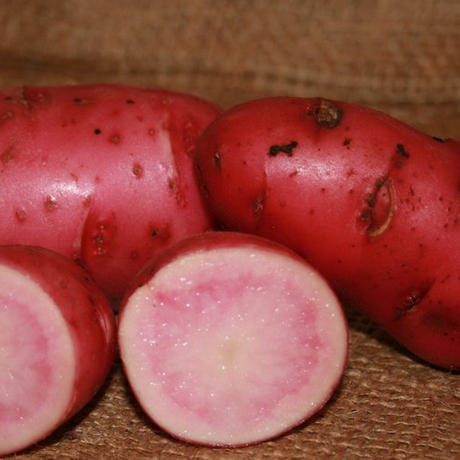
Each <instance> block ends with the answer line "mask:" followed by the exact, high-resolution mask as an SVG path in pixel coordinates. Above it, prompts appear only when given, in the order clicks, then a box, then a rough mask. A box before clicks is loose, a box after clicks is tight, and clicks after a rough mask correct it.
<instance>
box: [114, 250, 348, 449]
mask: <svg viewBox="0 0 460 460" xmlns="http://www.w3.org/2000/svg"><path fill="white" fill-rule="evenodd" d="M120 347H121V354H122V359H123V363H124V366H125V370H126V373H127V376H128V379H129V380H130V383H131V385H132V388H133V390H134V392H135V394H136V396H137V398H138V400H139V402H140V404H141V405H142V407H143V408H144V409H145V410H146V412H147V413H148V414H149V415H150V417H151V418H152V419H153V420H154V421H156V422H157V423H158V424H159V425H160V426H161V427H162V428H164V429H165V430H166V431H168V432H170V433H171V434H172V435H173V436H175V437H178V438H180V439H184V440H188V441H191V442H195V443H199V444H211V445H245V444H252V443H256V442H260V441H263V440H265V439H269V438H272V437H274V436H276V435H278V434H280V433H282V432H285V431H287V430H288V429H290V428H292V427H294V426H296V425H298V424H299V423H301V422H302V421H303V420H305V419H307V418H308V417H309V416H310V415H311V414H313V413H314V412H316V411H317V410H318V409H319V408H320V407H322V405H323V404H324V403H325V402H326V401H327V399H328V398H329V396H330V395H331V393H332V391H333V389H334V388H335V386H336V385H337V383H338V381H339V380H340V377H341V375H342V372H343V369H344V363H345V360H346V354H347V331H346V325H345V321H344V317H343V313H342V311H341V308H340V306H339V305H338V302H337V300H336V298H335V296H334V294H333V293H332V291H331V290H330V288H329V287H328V286H327V285H326V284H325V282H324V281H323V280H322V278H320V277H319V275H318V274H317V273H316V272H314V271H312V270H311V269H309V267H308V266H307V265H305V264H302V263H301V262H299V261H298V260H296V259H291V258H290V257H288V256H286V255H281V254H277V253H276V252H273V251H265V250H262V249H260V248H257V247H254V249H253V250H250V248H248V247H244V248H238V247H232V248H219V249H214V250H208V251H204V252H196V253H193V254H188V255H186V256H184V257H179V258H177V259H176V260H175V261H173V262H172V263H170V264H168V265H166V266H165V267H163V268H162V269H160V270H159V271H158V272H157V273H156V275H155V276H154V277H153V278H152V279H151V280H150V282H148V283H147V284H145V285H144V286H142V287H141V288H139V289H138V290H137V291H136V292H135V293H134V294H133V295H132V296H131V298H130V299H129V301H128V303H127V305H126V307H125V311H124V312H123V316H122V321H121V324H120Z"/></svg>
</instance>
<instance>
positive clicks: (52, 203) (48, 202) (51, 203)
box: [44, 195, 57, 211]
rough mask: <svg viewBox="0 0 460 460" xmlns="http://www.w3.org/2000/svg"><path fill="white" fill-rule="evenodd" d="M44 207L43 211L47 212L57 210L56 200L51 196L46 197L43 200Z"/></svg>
mask: <svg viewBox="0 0 460 460" xmlns="http://www.w3.org/2000/svg"><path fill="white" fill-rule="evenodd" d="M44 205H45V209H46V210H47V211H54V210H55V209H56V208H57V201H56V198H55V197H53V196H51V195H48V196H47V197H46V198H45V202H44Z"/></svg>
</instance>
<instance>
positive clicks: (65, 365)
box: [0, 265, 75, 455]
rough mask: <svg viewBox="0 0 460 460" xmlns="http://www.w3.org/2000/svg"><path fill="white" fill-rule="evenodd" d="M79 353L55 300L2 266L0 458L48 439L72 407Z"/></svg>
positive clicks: (18, 274)
mask: <svg viewBox="0 0 460 460" xmlns="http://www.w3.org/2000/svg"><path fill="white" fill-rule="evenodd" d="M74 375H75V351H74V345H73V342H72V338H71V336H70V333H69V330H68V327H67V324H66V322H65V321H64V319H63V318H62V316H61V313H60V311H59V309H58V308H57V306H56V305H55V303H54V302H53V300H52V299H51V298H50V297H49V296H48V295H47V294H46V293H45V292H44V291H43V290H42V289H41V287H40V286H39V285H38V284H37V283H35V282H34V281H32V280H31V279H30V278H28V277H27V276H26V275H23V274H22V273H20V272H18V271H16V270H13V269H11V268H9V267H7V266H2V265H0V455H5V454H8V453H12V452H15V451H17V450H20V449H23V448H25V447H27V446H29V445H31V444H33V443H34V442H36V441H38V440H40V439H42V438H43V437H45V436H46V435H48V434H49V433H50V432H51V431H52V430H53V429H54V428H55V427H56V426H57V425H58V424H59V423H60V422H61V421H62V419H63V418H64V417H65V415H66V412H67V410H68V408H69V406H70V403H71V399H72V391H73V382H74Z"/></svg>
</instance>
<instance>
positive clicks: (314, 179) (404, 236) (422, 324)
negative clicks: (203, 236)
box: [195, 97, 460, 369]
mask: <svg viewBox="0 0 460 460" xmlns="http://www.w3.org/2000/svg"><path fill="white" fill-rule="evenodd" d="M195 161H196V164H197V168H198V171H199V173H200V175H201V179H202V188H203V190H204V191H205V195H206V197H207V201H208V204H209V206H210V209H211V211H212V213H213V214H214V216H215V217H216V218H217V220H218V221H220V223H221V224H223V225H224V226H225V227H227V228H228V229H230V230H236V231H244V232H248V233H255V234H258V235H261V236H264V237H267V238H270V239H272V240H275V241H278V242H281V243H283V244H285V245H287V246H289V247H290V248H292V249H294V250H295V251H297V252H298V253H299V254H301V255H302V256H303V257H305V258H306V259H307V260H308V261H309V262H310V263H311V264H312V265H313V266H314V267H315V268H317V269H318V270H319V271H320V273H322V274H323V275H324V276H325V277H326V278H327V279H328V280H329V281H330V282H331V284H332V285H333V287H334V288H335V289H336V290H337V292H338V294H339V295H340V297H341V299H342V300H344V301H345V302H346V303H348V304H349V305H352V306H354V307H355V308H356V309H358V310H360V311H362V312H364V313H365V314H366V315H367V316H368V317H370V318H372V319H373V320H374V321H375V322H376V323H378V324H379V325H380V326H382V327H383V328H384V329H385V330H386V331H388V332H389V333H390V334H391V335H392V336H393V337H394V338H395V339H396V340H397V341H399V342H400V343H401V344H403V345H404V346H405V347H407V348H408V349H409V350H411V351H412V352H413V353H415V354H416V355H417V356H419V357H421V358H423V359H424V360H426V361H428V362H430V363H432V364H434V365H437V366H441V367H444V368H447V369H460V300H459V299H460V221H459V218H460V188H459V187H460V144H459V143H458V142H456V141H454V140H450V139H449V140H444V141H443V140H441V139H437V138H433V137H430V136H428V135H426V134H423V133H421V132H419V131H417V130H416V129H413V128H411V127H410V126H407V125H405V124H403V123H401V122H399V121H397V120H395V119H393V118H391V117H389V116H387V115H384V114H383V113H380V112H378V111H374V110H371V109H369V108H365V107H360V106H357V105H353V104H350V103H344V102H338V101H330V100H326V99H320V98H317V99H302V98H289V97H278V98H267V99H262V100H257V101H252V102H248V103H244V104H241V105H239V106H236V107H234V108H232V109H230V110H229V111H228V112H226V113H224V114H223V115H222V116H220V117H219V118H218V119H217V120H216V121H215V122H214V123H212V124H211V125H210V126H209V128H208V129H207V130H206V131H205V132H204V133H203V135H202V137H201V140H200V142H199V144H198V146H197V149H196V159H195Z"/></svg>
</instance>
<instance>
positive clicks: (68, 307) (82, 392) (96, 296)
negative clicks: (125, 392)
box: [0, 245, 116, 444]
mask: <svg viewBox="0 0 460 460" xmlns="http://www.w3.org/2000/svg"><path fill="white" fill-rule="evenodd" d="M0 264H1V265H3V266H6V267H9V268H12V269H14V270H16V271H18V272H20V273H21V274H23V275H25V276H27V277H29V278H30V279H31V280H33V281H34V282H36V283H37V284H38V285H39V286H40V287H41V289H42V290H43V291H44V292H45V293H46V294H48V295H49V296H50V297H51V299H52V300H53V301H54V303H55V304H56V306H57V308H58V309H59V311H60V313H61V315H62V317H63V319H64V320H65V321H66V323H67V326H68V329H69V332H70V334H71V337H72V340H73V343H74V349H75V358H76V370H75V382H74V389H73V398H72V401H71V402H70V404H69V406H68V409H67V412H66V414H65V416H64V417H63V419H62V420H61V424H62V423H64V422H65V421H66V420H68V419H69V418H70V417H72V416H73V415H74V414H75V413H76V412H78V411H79V410H80V409H81V408H82V407H83V406H85V405H86V404H87V403H88V402H89V401H90V400H91V399H92V398H93V396H94V395H95V394H96V392H97V391H98V390H99V388H100V387H101V386H102V384H103V383H104V381H105V379H106V378H107V375H108V373H109V371H110V369H111V367H112V364H113V361H114V358H115V352H116V325H115V316H114V314H113V311H112V309H111V306H110V303H109V301H108V299H107V297H106V296H105V295H104V294H103V293H102V291H101V290H100V289H99V288H98V287H97V285H96V284H95V283H94V281H92V279H91V278H90V277H89V275H88V273H87V272H86V271H85V270H84V269H83V268H81V267H79V266H78V265H77V264H76V263H74V262H72V261H71V260H70V259H68V258H66V257H64V256H62V255H60V254H58V253H55V252H54V251H50V250H48V249H44V248H40V247H31V246H22V245H12V246H0ZM55 428H57V427H55ZM48 434H49V433H48ZM37 441H39V439H37V440H36V441H35V442H37ZM31 444H32V443H31Z"/></svg>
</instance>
